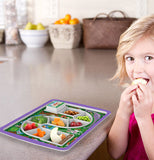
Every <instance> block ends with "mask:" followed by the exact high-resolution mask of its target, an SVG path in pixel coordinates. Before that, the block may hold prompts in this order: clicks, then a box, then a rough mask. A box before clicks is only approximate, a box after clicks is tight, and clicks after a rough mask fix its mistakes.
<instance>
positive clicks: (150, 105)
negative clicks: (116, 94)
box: [108, 15, 154, 160]
mask: <svg viewBox="0 0 154 160" xmlns="http://www.w3.org/2000/svg"><path fill="white" fill-rule="evenodd" d="M116 56H117V62H118V69H117V71H116V74H115V75H114V77H113V78H119V79H120V83H121V84H123V83H124V81H125V80H126V79H127V77H128V78H129V79H130V80H131V81H134V80H135V79H141V78H142V79H144V80H146V83H147V84H142V83H139V84H134V85H129V86H128V87H127V88H126V89H125V90H124V91H123V93H122V95H121V98H120V103H119V108H118V110H117V113H116V117H115V120H114V122H113V125H112V127H111V130H110V132H109V134H108V150H109V153H110V154H111V156H112V157H114V158H115V159H117V158H119V157H120V156H121V155H123V154H124V153H125V156H124V159H125V160H154V148H153V147H154V15H150V16H148V17H144V18H141V19H139V20H137V21H135V22H134V23H133V24H132V25H131V26H130V27H129V28H128V30H127V31H125V32H124V33H123V34H122V35H121V37H120V41H119V46H118V50H117V55H116Z"/></svg>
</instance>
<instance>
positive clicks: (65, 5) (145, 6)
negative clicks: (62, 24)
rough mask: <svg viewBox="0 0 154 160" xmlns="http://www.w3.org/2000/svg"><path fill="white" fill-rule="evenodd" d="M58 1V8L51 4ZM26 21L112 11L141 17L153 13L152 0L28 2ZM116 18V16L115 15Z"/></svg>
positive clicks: (52, 20) (77, 16) (49, 19)
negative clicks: (54, 12)
mask: <svg viewBox="0 0 154 160" xmlns="http://www.w3.org/2000/svg"><path fill="white" fill-rule="evenodd" d="M55 1H56V2H57V1H58V7H57V8H54V6H53V5H52V6H51V3H53V2H55ZM28 2H29V3H28V6H29V7H28V8H29V9H28V13H29V14H28V19H29V21H33V22H34V23H37V22H43V23H44V24H47V25H48V24H50V23H53V22H54V21H55V20H56V19H59V18H63V17H64V16H65V14H67V13H69V14H71V15H72V17H76V18H79V19H80V20H81V21H82V19H83V18H87V17H95V16H96V15H97V14H98V13H101V12H105V13H109V12H110V11H112V10H122V11H124V12H126V13H127V15H128V16H130V17H137V18H138V17H142V16H144V15H148V14H151V13H153V11H154V0H28ZM53 10H56V11H58V14H57V16H56V18H52V16H53V15H52V11H53ZM117 16H118V15H117Z"/></svg>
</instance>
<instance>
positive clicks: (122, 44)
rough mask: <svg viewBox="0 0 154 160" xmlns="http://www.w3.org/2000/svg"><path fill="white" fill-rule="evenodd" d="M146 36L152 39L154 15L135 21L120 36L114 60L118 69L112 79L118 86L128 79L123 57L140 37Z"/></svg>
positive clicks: (153, 34) (153, 35)
mask: <svg viewBox="0 0 154 160" xmlns="http://www.w3.org/2000/svg"><path fill="white" fill-rule="evenodd" d="M144 36H148V37H150V38H153V39H154V14H152V15H150V16H147V17H143V18H140V19H138V20H136V21H135V22H134V23H133V24H132V25H131V26H130V27H129V28H128V29H127V30H126V31H125V32H124V33H123V34H122V35H121V36H120V40H119V45H118V49H117V54H116V59H117V64H118V68H117V71H116V73H115V75H114V76H113V78H112V79H119V80H120V84H123V82H124V80H125V79H126V78H127V77H128V75H127V72H126V68H125V59H124V55H125V54H126V53H127V52H128V51H129V50H130V49H131V48H132V47H133V45H134V44H135V43H136V42H137V40H139V39H140V38H141V37H144Z"/></svg>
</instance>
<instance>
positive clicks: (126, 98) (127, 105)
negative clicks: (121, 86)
mask: <svg viewBox="0 0 154 160" xmlns="http://www.w3.org/2000/svg"><path fill="white" fill-rule="evenodd" d="M137 87H138V86H137V85H130V86H129V87H128V88H126V89H125V90H124V91H123V93H122V94H121V99H120V103H119V109H118V112H117V114H118V115H121V116H123V118H129V117H130V115H131V114H132V113H133V103H132V96H133V95H134V94H135V93H136V89H137Z"/></svg>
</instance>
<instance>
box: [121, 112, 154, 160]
mask: <svg viewBox="0 0 154 160" xmlns="http://www.w3.org/2000/svg"><path fill="white" fill-rule="evenodd" d="M151 117H152V120H153V122H154V114H152V115H151ZM145 129H146V128H145ZM124 160H148V157H147V154H146V152H145V149H144V146H143V142H142V139H141V135H140V131H139V128H138V125H137V121H136V119H135V116H134V113H133V114H132V115H131V116H130V122H129V143H128V148H127V151H126V154H125V157H124Z"/></svg>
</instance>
